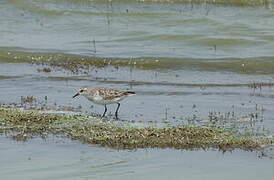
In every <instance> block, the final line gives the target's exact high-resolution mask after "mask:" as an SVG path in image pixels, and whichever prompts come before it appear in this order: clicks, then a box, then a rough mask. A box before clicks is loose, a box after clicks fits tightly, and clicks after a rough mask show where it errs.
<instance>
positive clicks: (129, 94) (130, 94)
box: [124, 91, 136, 96]
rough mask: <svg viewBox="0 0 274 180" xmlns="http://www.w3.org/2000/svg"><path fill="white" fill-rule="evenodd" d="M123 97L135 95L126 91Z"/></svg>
mask: <svg viewBox="0 0 274 180" xmlns="http://www.w3.org/2000/svg"><path fill="white" fill-rule="evenodd" d="M124 95H126V96H134V95H136V93H135V92H133V91H127V92H125V93H124Z"/></svg>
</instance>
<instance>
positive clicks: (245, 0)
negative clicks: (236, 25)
mask: <svg viewBox="0 0 274 180" xmlns="http://www.w3.org/2000/svg"><path fill="white" fill-rule="evenodd" d="M82 1H83V0H81V2H82ZM84 1H85V0H84ZM78 2H79V1H78ZM92 2H101V3H102V2H109V3H110V2H144V3H145V2H148V3H151V2H153V3H188V4H195V3H203V4H204V3H205V4H223V5H231V6H266V7H268V6H269V5H271V4H272V3H273V2H274V1H273V0H112V1H107V0H105V1H104V0H103V1H102V0H93V1H92Z"/></svg>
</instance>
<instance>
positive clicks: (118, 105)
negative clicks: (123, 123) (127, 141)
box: [115, 103, 120, 119]
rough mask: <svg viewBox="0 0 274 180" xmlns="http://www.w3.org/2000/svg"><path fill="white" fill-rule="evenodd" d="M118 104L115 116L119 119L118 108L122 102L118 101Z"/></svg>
mask: <svg viewBox="0 0 274 180" xmlns="http://www.w3.org/2000/svg"><path fill="white" fill-rule="evenodd" d="M117 104H118V107H117V109H116V112H115V118H116V119H118V110H119V108H120V103H117Z"/></svg>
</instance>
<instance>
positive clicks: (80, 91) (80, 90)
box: [72, 87, 88, 98]
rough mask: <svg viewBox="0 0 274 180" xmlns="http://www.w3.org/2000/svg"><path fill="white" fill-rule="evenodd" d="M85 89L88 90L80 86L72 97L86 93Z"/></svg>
mask: <svg viewBox="0 0 274 180" xmlns="http://www.w3.org/2000/svg"><path fill="white" fill-rule="evenodd" d="M87 90H88V89H87V87H81V88H80V89H79V91H78V92H77V93H76V94H75V95H74V96H73V97H72V98H75V97H77V96H79V95H85V94H86V93H87Z"/></svg>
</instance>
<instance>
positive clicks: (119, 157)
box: [0, 137, 274, 180]
mask: <svg viewBox="0 0 274 180" xmlns="http://www.w3.org/2000/svg"><path fill="white" fill-rule="evenodd" d="M0 145H1V148H0V153H1V154H2V156H1V160H0V167H1V168H0V174H1V178H3V179H18V178H20V179H110V178H111V179H129V178H132V179H148V178H151V179H167V178H169V179H178V177H184V178H187V179H201V178H205V179H213V180H214V179H227V180H228V179H238V178H241V179H246V180H247V179H249V180H250V179H251V180H252V179H258V178H260V179H271V178H272V176H273V172H272V169H273V165H274V160H273V159H271V158H269V157H262V158H259V157H258V156H260V154H256V153H255V152H243V151H235V152H233V153H230V152H227V153H224V154H223V153H222V152H218V151H179V150H170V149H164V150H157V149H143V150H136V151H127V150H120V151H117V150H111V149H105V148H100V147H96V146H90V145H89V146H88V145H82V144H79V143H78V142H75V141H69V140H67V139H65V140H64V139H61V138H49V139H48V140H47V141H43V140H41V139H33V140H31V141H30V142H28V143H22V142H15V141H10V140H9V139H6V138H2V137H0ZM11 154H12V156H11Z"/></svg>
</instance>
